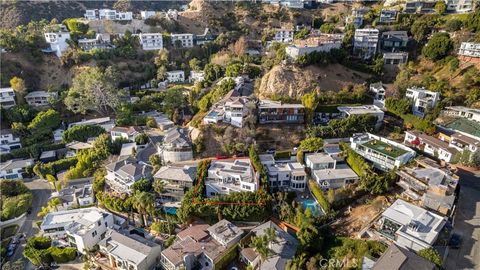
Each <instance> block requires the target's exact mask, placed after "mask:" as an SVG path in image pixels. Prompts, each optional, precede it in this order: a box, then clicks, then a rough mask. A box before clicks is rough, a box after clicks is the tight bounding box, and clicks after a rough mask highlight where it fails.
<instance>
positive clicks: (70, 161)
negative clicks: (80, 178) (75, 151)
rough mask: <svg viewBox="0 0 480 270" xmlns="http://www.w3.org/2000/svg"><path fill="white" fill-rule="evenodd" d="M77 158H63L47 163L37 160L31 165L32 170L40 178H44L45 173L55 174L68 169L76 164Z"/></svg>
mask: <svg viewBox="0 0 480 270" xmlns="http://www.w3.org/2000/svg"><path fill="white" fill-rule="evenodd" d="M77 161H78V160H77V158H76V157H71V158H65V159H60V160H57V161H52V162H48V163H43V162H38V163H37V164H35V166H34V167H33V172H34V173H35V174H36V175H37V176H38V177H40V178H42V179H45V177H46V175H47V174H51V175H54V176H55V175H56V174H57V173H59V172H61V171H64V170H68V169H70V168H71V167H73V166H75V165H76V164H77Z"/></svg>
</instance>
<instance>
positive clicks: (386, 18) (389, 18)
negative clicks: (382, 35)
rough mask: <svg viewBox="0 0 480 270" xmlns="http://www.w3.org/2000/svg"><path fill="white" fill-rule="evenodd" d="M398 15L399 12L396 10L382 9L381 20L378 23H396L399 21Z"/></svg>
mask: <svg viewBox="0 0 480 270" xmlns="http://www.w3.org/2000/svg"><path fill="white" fill-rule="evenodd" d="M397 15H398V11H396V10H388V9H382V10H381V11H380V18H379V20H378V21H379V22H380V23H394V22H396V21H397Z"/></svg>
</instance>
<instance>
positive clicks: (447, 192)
mask: <svg viewBox="0 0 480 270" xmlns="http://www.w3.org/2000/svg"><path fill="white" fill-rule="evenodd" d="M422 164H423V163H422ZM397 174H398V176H400V180H399V181H398V182H397V185H399V186H400V187H402V188H403V189H404V190H405V191H404V192H403V195H404V196H405V197H408V198H409V199H410V200H414V201H417V202H419V203H420V204H421V205H422V206H423V207H425V208H427V209H429V210H432V211H435V212H437V213H439V214H441V215H445V216H450V215H452V214H453V210H454V206H455V197H456V191H457V186H458V180H459V178H458V176H456V175H454V174H452V173H451V172H450V171H448V170H447V169H444V168H439V167H432V166H427V167H414V168H402V169H400V170H398V171H397Z"/></svg>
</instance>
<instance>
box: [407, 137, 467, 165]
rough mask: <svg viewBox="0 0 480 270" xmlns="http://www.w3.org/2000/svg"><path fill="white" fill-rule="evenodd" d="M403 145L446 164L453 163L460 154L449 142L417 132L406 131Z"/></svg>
mask: <svg viewBox="0 0 480 270" xmlns="http://www.w3.org/2000/svg"><path fill="white" fill-rule="evenodd" d="M403 143H404V144H405V145H408V146H411V147H415V148H418V149H420V150H421V151H423V152H424V153H426V154H428V155H430V156H433V157H436V158H438V159H439V160H443V161H445V162H451V161H452V160H453V158H454V156H455V155H456V154H457V153H458V150H457V149H456V148H454V147H451V146H450V145H449V143H448V142H445V141H442V140H440V139H438V138H435V137H433V136H429V135H427V134H425V133H422V132H418V131H415V130H406V131H405V139H404V141H403Z"/></svg>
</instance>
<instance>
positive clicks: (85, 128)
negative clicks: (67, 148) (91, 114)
mask: <svg viewBox="0 0 480 270" xmlns="http://www.w3.org/2000/svg"><path fill="white" fill-rule="evenodd" d="M105 132H106V131H105V129H104V128H103V127H101V126H97V125H79V126H73V127H71V128H69V129H67V130H66V131H65V132H64V133H63V135H62V139H63V141H64V142H65V143H69V142H71V141H80V142H86V141H87V139H88V138H90V137H97V136H98V135H100V134H102V133H105Z"/></svg>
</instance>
